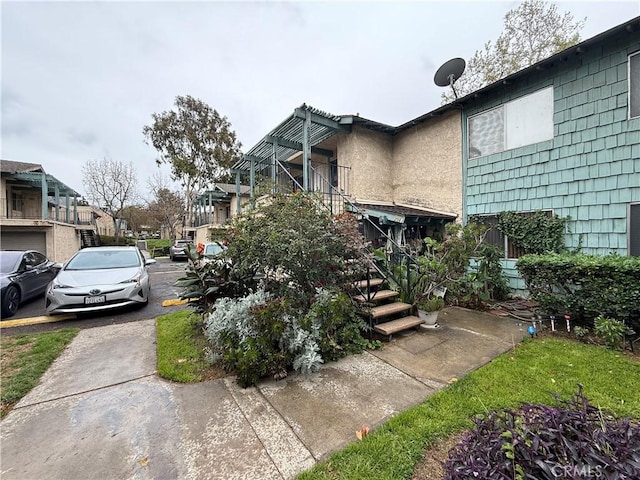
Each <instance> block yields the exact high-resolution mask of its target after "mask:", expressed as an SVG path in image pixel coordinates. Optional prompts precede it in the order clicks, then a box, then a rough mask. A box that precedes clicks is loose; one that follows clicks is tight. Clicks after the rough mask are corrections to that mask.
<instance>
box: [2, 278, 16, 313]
mask: <svg viewBox="0 0 640 480" xmlns="http://www.w3.org/2000/svg"><path fill="white" fill-rule="evenodd" d="M19 306H20V290H18V287H16V286H14V285H9V286H8V287H7V290H6V292H5V294H4V298H3V299H2V318H8V317H12V316H13V315H15V313H16V312H17V311H18V307H19Z"/></svg>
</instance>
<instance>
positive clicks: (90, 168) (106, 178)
mask: <svg viewBox="0 0 640 480" xmlns="http://www.w3.org/2000/svg"><path fill="white" fill-rule="evenodd" d="M82 183H83V185H84V188H85V190H86V192H87V197H88V198H89V200H90V201H91V202H93V203H94V204H95V205H97V206H99V207H100V208H101V209H102V210H103V211H105V212H106V213H108V214H109V215H111V218H112V219H113V226H114V228H115V231H116V239H117V238H118V236H119V235H120V228H119V227H120V226H119V220H120V217H121V214H122V212H123V210H124V208H125V207H126V206H127V205H128V204H130V203H131V202H133V201H134V200H135V199H136V198H137V196H138V192H137V190H136V189H137V179H136V173H135V169H134V168H133V163H131V162H130V163H129V164H124V163H122V162H117V161H115V160H112V159H110V158H106V157H105V158H103V159H102V160H89V161H88V162H87V163H85V164H84V166H83V167H82Z"/></svg>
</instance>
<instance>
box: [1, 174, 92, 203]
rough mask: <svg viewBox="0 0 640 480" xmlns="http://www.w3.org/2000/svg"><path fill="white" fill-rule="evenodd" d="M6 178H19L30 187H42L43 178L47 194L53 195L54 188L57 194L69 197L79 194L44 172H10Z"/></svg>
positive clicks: (54, 192)
mask: <svg viewBox="0 0 640 480" xmlns="http://www.w3.org/2000/svg"><path fill="white" fill-rule="evenodd" d="M8 178H12V179H14V180H19V181H21V182H24V183H26V184H28V185H29V186H31V187H34V188H39V189H42V184H43V180H44V182H45V183H46V187H47V195H49V196H55V195H56V188H57V193H58V194H59V195H68V196H70V197H80V196H81V195H80V194H79V193H78V192H76V191H75V190H74V189H72V188H71V187H68V186H67V185H65V184H64V183H62V182H61V181H60V180H58V179H57V178H56V177H54V176H53V175H49V174H48V173H44V172H18V173H13V174H11V175H10V176H9V177H8Z"/></svg>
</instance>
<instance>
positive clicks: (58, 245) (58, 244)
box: [47, 222, 80, 262]
mask: <svg viewBox="0 0 640 480" xmlns="http://www.w3.org/2000/svg"><path fill="white" fill-rule="evenodd" d="M78 250H80V234H79V233H78V231H77V230H76V228H75V227H74V226H72V225H65V224H62V223H57V222H53V228H51V229H49V230H47V255H48V256H49V258H50V259H51V260H53V261H54V262H66V261H67V260H69V258H71V255H73V254H74V253H76V252H77V251H78Z"/></svg>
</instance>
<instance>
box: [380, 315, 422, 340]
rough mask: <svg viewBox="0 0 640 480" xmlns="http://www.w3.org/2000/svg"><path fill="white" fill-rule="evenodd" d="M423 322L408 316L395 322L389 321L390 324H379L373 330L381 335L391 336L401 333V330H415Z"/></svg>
mask: <svg viewBox="0 0 640 480" xmlns="http://www.w3.org/2000/svg"><path fill="white" fill-rule="evenodd" d="M423 322H424V320H422V319H421V318H418V317H415V316H413V315H410V316H408V317H402V318H398V319H397V320H391V321H390V322H385V323H379V324H378V325H375V326H374V327H373V329H374V330H375V331H376V332H378V333H382V334H383V335H393V334H394V333H397V332H401V331H402V330H408V329H410V328H415V327H417V326H418V325H420V324H421V323H423Z"/></svg>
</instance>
